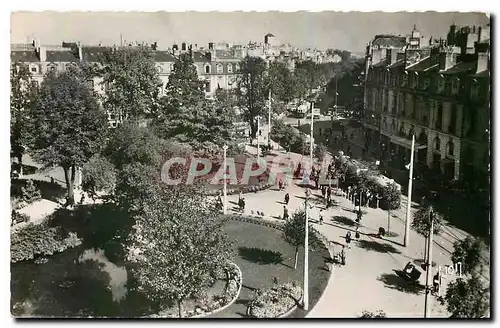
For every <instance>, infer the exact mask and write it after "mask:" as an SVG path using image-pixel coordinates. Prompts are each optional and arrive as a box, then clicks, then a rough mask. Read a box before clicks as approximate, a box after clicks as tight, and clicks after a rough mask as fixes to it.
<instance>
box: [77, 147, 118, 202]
mask: <svg viewBox="0 0 500 328" xmlns="http://www.w3.org/2000/svg"><path fill="white" fill-rule="evenodd" d="M82 176H83V177H82V189H83V190H84V191H86V192H87V193H89V195H90V196H91V197H92V198H93V199H94V198H95V197H96V196H97V193H98V192H99V191H104V192H106V193H111V192H112V191H113V190H114V187H115V184H116V172H115V167H114V165H113V163H111V162H110V161H109V160H108V159H107V158H106V157H104V156H101V155H99V154H96V155H94V156H92V157H91V158H90V160H89V161H88V162H87V163H85V164H84V165H83V168H82Z"/></svg>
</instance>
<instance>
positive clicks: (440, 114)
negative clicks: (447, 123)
mask: <svg viewBox="0 0 500 328" xmlns="http://www.w3.org/2000/svg"><path fill="white" fill-rule="evenodd" d="M442 122H443V103H441V102H440V103H438V106H437V115H436V129H438V130H441V125H442Z"/></svg>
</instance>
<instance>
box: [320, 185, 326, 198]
mask: <svg viewBox="0 0 500 328" xmlns="http://www.w3.org/2000/svg"><path fill="white" fill-rule="evenodd" d="M321 195H323V198H325V196H326V186H322V187H321Z"/></svg>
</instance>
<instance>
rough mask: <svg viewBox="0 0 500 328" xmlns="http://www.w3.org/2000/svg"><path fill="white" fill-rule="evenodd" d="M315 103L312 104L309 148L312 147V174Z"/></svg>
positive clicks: (310, 155)
mask: <svg viewBox="0 0 500 328" xmlns="http://www.w3.org/2000/svg"><path fill="white" fill-rule="evenodd" d="M313 132H314V102H311V135H310V140H309V144H310V145H309V147H310V154H309V157H310V161H311V168H310V170H311V172H312V168H313V150H314V133H313Z"/></svg>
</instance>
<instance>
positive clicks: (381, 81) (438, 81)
mask: <svg viewBox="0 0 500 328" xmlns="http://www.w3.org/2000/svg"><path fill="white" fill-rule="evenodd" d="M487 30H488V27H486V28H482V29H481V28H479V29H477V30H476V29H475V28H474V31H475V32H476V31H477V33H468V34H467V31H472V29H460V30H459V32H457V29H456V27H455V26H452V27H451V28H450V33H449V34H448V40H446V41H445V40H438V41H436V40H432V38H425V39H424V38H423V37H421V36H420V34H419V33H418V31H417V30H416V28H415V29H414V31H413V32H412V34H411V36H409V37H407V38H406V39H403V38H401V37H387V36H384V37H376V38H375V39H374V40H373V41H372V42H371V43H370V44H369V45H368V47H367V53H366V61H365V63H366V71H365V72H366V75H365V76H366V80H365V93H364V117H363V126H364V137H365V148H366V150H367V155H369V157H372V158H374V159H377V160H381V161H382V163H384V166H385V167H388V168H390V169H394V170H395V171H398V170H399V171H400V172H404V166H405V165H406V164H408V163H409V161H410V152H411V150H410V149H411V139H412V136H415V139H416V143H415V157H414V160H415V166H414V168H415V172H416V173H415V174H416V177H417V178H419V179H421V180H422V181H431V180H433V179H434V180H435V179H436V178H437V177H441V178H442V177H444V178H445V180H446V181H450V180H456V181H462V182H466V183H470V184H473V185H475V186H476V187H484V185H485V182H486V180H487V179H488V178H487V177H488V176H489V172H488V163H489V130H490V128H489V115H490V89H489V85H490V83H489V79H490V78H489V53H490V43H489V39H487V38H485V37H484V36H485V35H488V38H489V33H488V32H486V31H487ZM481 31H483V32H484V33H481ZM455 34H456V35H457V36H456V37H452V36H451V35H453V36H454V35H455ZM464 34H466V35H467V37H465V38H464V37H463V35H464ZM403 176H407V173H403ZM396 177H397V176H395V178H396Z"/></svg>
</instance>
